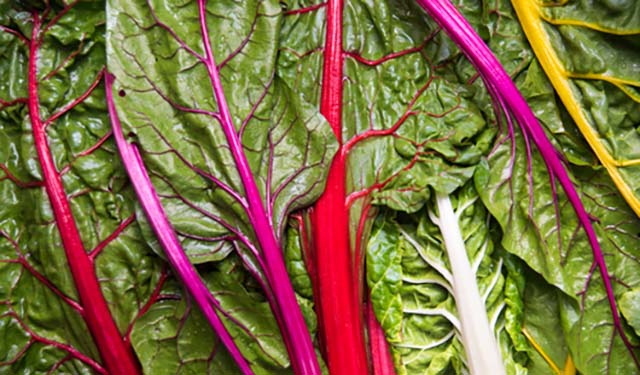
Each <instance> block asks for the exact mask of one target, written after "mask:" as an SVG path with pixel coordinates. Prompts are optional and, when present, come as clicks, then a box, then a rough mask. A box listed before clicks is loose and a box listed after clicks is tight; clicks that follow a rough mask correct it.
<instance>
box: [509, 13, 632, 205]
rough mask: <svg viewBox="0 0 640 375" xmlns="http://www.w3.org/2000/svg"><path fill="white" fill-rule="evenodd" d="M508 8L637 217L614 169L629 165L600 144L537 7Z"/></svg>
mask: <svg viewBox="0 0 640 375" xmlns="http://www.w3.org/2000/svg"><path fill="white" fill-rule="evenodd" d="M511 4H512V5H513V8H514V9H515V11H516V15H517V16H518V19H519V20H520V24H521V26H522V29H523V30H524V33H525V35H526V36H527V39H528V40H529V44H531V48H532V49H533V52H534V53H535V55H536V57H537V59H538V61H539V62H540V65H541V66H542V68H543V69H544V71H545V73H546V74H547V77H549V80H550V81H551V84H552V85H553V87H554V89H555V90H556V92H557V93H558V96H559V97H560V99H561V100H562V103H563V104H564V106H565V107H566V108H567V111H568V112H569V114H570V115H571V117H572V118H573V120H574V121H575V123H576V125H577V126H578V129H579V130H580V132H581V133H582V135H583V136H584V137H585V139H586V140H587V142H588V143H589V146H591V149H592V150H593V152H594V153H595V154H596V156H597V157H598V159H599V160H600V162H601V163H602V165H603V166H604V167H605V168H606V169H607V172H609V175H610V176H611V179H612V180H613V182H614V184H615V185H616V188H617V189H618V191H619V192H620V194H622V196H623V197H624V199H625V200H626V201H627V203H628V204H629V206H630V207H631V208H632V209H633V211H635V213H636V214H637V215H638V216H640V201H639V200H638V198H637V197H636V196H635V194H634V193H633V190H631V188H630V187H629V185H628V184H627V183H626V182H625V181H624V179H623V178H622V175H621V174H620V171H619V170H618V167H620V166H624V165H627V164H629V163H624V162H619V161H617V160H615V159H614V158H613V156H611V154H610V153H609V151H607V149H606V148H605V147H604V145H603V144H602V143H601V142H600V140H599V136H598V134H597V133H596V131H595V130H594V128H593V127H592V126H591V124H590V122H589V119H587V117H586V116H585V114H584V112H583V111H582V108H581V106H580V104H579V101H578V99H577V98H576V96H575V94H574V91H573V90H572V89H571V84H570V81H569V78H570V75H569V73H568V72H567V71H566V70H565V69H564V67H563V66H562V63H561V62H560V58H559V57H558V55H557V54H556V52H555V50H554V49H553V47H552V44H551V40H550V39H549V36H548V35H547V33H546V32H545V31H544V26H543V25H544V24H543V23H544V20H543V17H542V13H541V6H540V4H539V3H538V2H537V1H533V0H512V1H511Z"/></svg>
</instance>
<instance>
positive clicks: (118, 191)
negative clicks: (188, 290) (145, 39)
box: [0, 2, 161, 374]
mask: <svg viewBox="0 0 640 375" xmlns="http://www.w3.org/2000/svg"><path fill="white" fill-rule="evenodd" d="M101 5H102V4H101V3H100V2H86V3H82V4H75V5H68V6H65V7H62V6H58V5H57V4H48V3H47V4H39V5H38V4H36V5H33V6H24V7H23V6H22V4H20V3H9V4H7V3H3V5H2V7H3V8H4V9H3V11H2V15H1V16H0V24H1V25H2V26H1V27H0V38H1V41H2V42H1V44H0V45H1V47H0V76H1V77H2V82H1V83H0V98H1V101H0V163H1V164H0V167H1V169H2V172H0V173H1V174H0V192H1V196H2V205H1V206H2V207H1V208H0V336H2V337H3V339H2V344H0V373H12V374H22V373H37V372H40V373H46V372H56V371H58V372H67V373H91V372H97V373H106V372H109V373H113V374H136V373H139V369H138V364H137V361H136V359H135V357H134V355H133V351H132V349H131V346H130V342H129V336H128V333H129V331H130V329H131V326H132V325H133V324H134V323H135V321H136V319H137V317H138V315H139V314H140V312H141V311H142V310H144V306H145V304H147V303H149V301H150V300H152V299H154V298H155V297H154V296H153V291H154V289H155V288H156V287H159V284H161V278H160V275H161V272H160V264H159V262H157V260H156V259H155V256H153V255H152V254H151V252H150V250H149V248H148V247H147V246H146V245H145V243H144V242H143V241H141V236H140V232H139V230H138V228H137V226H136V224H135V213H134V207H133V204H132V202H133V195H132V191H131V189H129V187H128V185H127V182H126V178H125V175H124V173H123V172H124V171H123V170H122V169H121V168H120V167H119V162H118V160H117V158H116V157H114V147H113V144H112V143H111V142H110V141H109V140H108V138H109V135H110V132H109V126H108V121H107V117H106V112H105V106H104V96H103V95H102V93H101V90H95V89H96V86H97V85H98V83H99V82H100V79H101V77H102V74H103V68H104V56H105V54H104V27H103V26H102V24H101V22H100V20H102V19H104V12H103V7H102V6H101Z"/></svg>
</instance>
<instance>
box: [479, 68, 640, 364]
mask: <svg viewBox="0 0 640 375" xmlns="http://www.w3.org/2000/svg"><path fill="white" fill-rule="evenodd" d="M539 75H540V71H539V70H537V69H536V68H535V65H533V66H532V68H530V69H529V71H528V73H527V75H526V76H525V77H522V80H521V81H520V84H523V83H524V84H523V88H525V91H524V92H523V94H524V95H525V97H527V96H528V95H529V92H528V91H527V87H528V88H531V87H532V86H531V85H527V82H528V81H530V80H532V79H542V78H540V77H539ZM535 76H538V78H532V77H535ZM533 95H534V96H537V95H538V94H536V90H533ZM532 105H533V106H534V111H536V112H538V113H544V112H545V109H544V106H548V104H544V103H543V102H541V101H534V102H532ZM555 112H557V113H560V111H555ZM571 126H572V124H571V122H564V127H565V128H570V127H571ZM547 130H548V131H549V133H550V134H551V136H552V138H555V143H556V145H561V146H562V147H566V148H567V150H568V152H569V153H571V152H572V150H573V146H572V145H571V144H568V143H567V142H566V138H564V137H566V134H572V133H574V130H567V131H564V130H563V129H562V128H558V127H551V126H550V127H549V128H548V129H547ZM556 132H557V133H556ZM563 138H564V140H563ZM514 142H516V145H515V149H516V153H515V155H514V154H512V152H511V147H512V144H511V141H509V140H507V141H506V142H504V143H503V144H501V145H500V146H499V147H497V148H496V149H495V150H494V151H493V153H492V154H491V155H490V157H489V158H488V163H487V164H483V165H482V167H479V168H478V169H477V173H476V176H475V184H476V187H477V188H478V191H479V193H480V197H481V199H482V201H483V203H484V204H485V205H486V206H487V208H488V210H489V211H490V212H491V214H492V215H493V216H494V217H495V218H496V220H497V221H498V222H499V224H500V227H501V228H502V232H503V237H502V245H503V246H504V248H505V249H506V250H507V251H509V252H511V253H513V254H515V255H517V256H518V257H520V258H521V259H523V260H524V261H525V262H526V263H527V264H528V265H529V266H530V267H531V268H532V269H534V270H535V271H536V272H538V273H540V274H541V275H542V276H543V277H544V278H545V280H546V281H547V282H548V283H550V284H551V285H553V286H555V287H557V288H559V289H560V290H562V291H563V292H564V293H565V294H564V295H562V296H561V297H560V301H559V306H560V313H561V316H562V324H563V329H564V334H565V342H566V343H567V345H568V347H569V349H570V352H571V355H572V357H573V359H574V361H575V364H576V367H577V368H578V370H579V371H581V372H583V373H594V374H596V373H607V374H609V373H610V374H615V373H627V372H634V371H635V368H636V365H635V364H634V362H633V361H632V360H630V358H629V352H628V350H627V348H626V347H625V345H624V343H623V342H622V340H621V338H620V335H619V334H618V333H617V332H615V331H614V329H613V326H612V325H611V324H612V319H613V318H612V316H611V309H610V307H609V304H608V303H605V301H606V299H605V290H604V287H603V284H602V281H601V280H600V275H599V274H598V273H597V272H594V271H593V269H592V264H593V256H592V254H591V251H590V248H589V246H588V244H587V241H586V236H585V234H584V232H583V231H582V229H581V227H580V226H579V225H578V222H577V219H576V216H575V213H574V211H573V210H572V209H571V208H570V206H569V205H568V201H567V200H566V197H565V195H564V193H563V192H561V191H560V190H559V189H556V187H555V185H554V182H553V181H552V180H550V179H549V174H548V173H547V171H546V169H545V167H544V161H543V160H542V159H541V157H540V156H539V155H538V154H537V153H530V152H529V151H527V150H528V149H527V147H526V144H525V141H524V139H523V138H522V136H521V135H520V133H519V132H517V133H516V136H515V139H514ZM568 159H569V160H575V159H574V158H568ZM577 163H578V164H584V163H583V162H582V161H581V160H580V159H578V161H577ZM570 170H571V171H572V172H573V178H574V181H575V184H576V186H577V187H578V192H579V193H580V194H581V198H582V201H583V203H584V204H585V207H586V209H587V212H589V213H590V214H591V215H592V217H593V218H594V221H595V222H594V226H595V229H596V233H597V235H598V238H599V240H600V244H601V246H602V249H603V252H604V253H605V258H606V262H607V265H608V267H609V274H610V277H611V278H612V280H616V284H615V285H614V293H615V296H616V299H619V298H620V297H621V295H622V294H623V293H624V292H626V291H627V290H628V289H630V288H634V287H636V286H637V284H638V282H639V281H640V280H639V278H638V276H637V275H638V273H637V272H638V271H640V270H638V267H639V266H638V264H637V262H636V261H635V255H634V250H633V249H635V247H636V245H635V244H637V241H638V234H639V233H640V223H638V221H637V219H636V217H635V215H634V213H633V212H632V211H631V210H630V209H629V208H628V206H627V205H626V204H625V202H624V200H623V199H622V198H621V197H620V195H619V194H618V193H617V191H616V190H615V188H614V187H613V186H612V184H611V180H610V179H609V178H608V176H607V175H606V174H605V173H604V171H603V170H602V169H597V168H596V169H594V168H592V167H588V166H579V165H572V166H571V167H570ZM625 333H626V334H627V336H630V337H632V338H631V340H634V341H635V340H637V336H635V335H634V334H633V333H632V332H625ZM634 350H635V349H634ZM636 355H637V351H636Z"/></svg>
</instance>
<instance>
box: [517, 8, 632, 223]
mask: <svg viewBox="0 0 640 375" xmlns="http://www.w3.org/2000/svg"><path fill="white" fill-rule="evenodd" d="M513 4H514V7H515V8H516V11H517V13H518V17H519V18H520V21H521V22H522V26H523V28H524V30H525V32H526V34H527V37H528V39H529V41H530V43H531V47H532V48H533V50H534V52H535V53H536V56H537V57H538V59H539V61H540V64H541V65H542V67H543V68H544V70H545V72H546V74H547V76H548V77H549V79H550V80H551V82H552V84H553V86H554V88H555V90H556V91H557V93H558V95H559V97H560V99H561V100H562V102H563V104H564V105H565V107H566V108H567V111H568V112H569V114H570V115H571V117H572V118H573V120H574V121H575V122H576V124H577V126H578V128H579V130H580V132H581V133H582V134H583V135H584V138H585V139H586V141H587V142H588V143H589V145H590V146H591V148H592V149H593V151H594V153H595V154H596V155H597V157H598V159H599V160H600V162H601V163H602V165H603V166H604V167H605V168H606V169H607V171H608V172H609V175H610V176H611V179H612V180H613V182H614V183H615V185H616V187H617V188H618V190H619V191H620V193H621V194H622V196H623V197H624V198H625V199H626V201H627V203H628V204H629V205H630V206H631V207H632V208H633V210H634V211H635V212H636V214H639V215H640V199H639V197H640V195H639V192H638V187H637V186H638V178H639V177H638V175H639V171H640V169H638V168H639V167H638V160H639V159H640V154H639V153H638V152H639V151H638V150H639V149H640V134H638V132H637V129H636V128H637V124H638V121H640V112H638V111H637V107H638V102H640V91H639V87H640V67H638V64H635V63H634V62H635V61H638V59H639V58H640V54H639V53H638V46H640V5H639V4H638V3H637V2H635V1H614V2H611V1H601V0H596V1H590V2H582V1H576V2H560V3H558V4H556V3H544V2H520V1H514V2H513Z"/></svg>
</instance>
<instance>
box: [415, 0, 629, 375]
mask: <svg viewBox="0 0 640 375" xmlns="http://www.w3.org/2000/svg"><path fill="white" fill-rule="evenodd" d="M418 3H420V5H421V6H422V7H423V8H424V9H425V10H426V11H427V12H428V13H429V14H430V15H432V16H433V17H434V19H435V20H436V21H437V22H438V23H439V24H440V25H441V26H442V27H443V29H444V30H446V32H447V33H448V34H449V35H451V37H452V39H453V40H454V41H455V42H456V44H458V45H459V46H460V48H461V50H462V52H463V53H464V54H465V55H466V56H467V57H468V58H469V60H470V61H471V62H472V64H473V65H474V66H475V67H476V68H477V69H478V71H479V74H480V76H481V77H482V78H483V80H484V81H485V84H486V85H487V87H488V90H489V92H490V94H491V96H492V98H493V100H494V101H495V102H497V109H499V110H501V111H504V114H505V116H506V122H507V124H508V126H509V128H510V129H511V127H512V126H513V124H512V123H511V119H512V118H513V119H515V120H516V121H517V123H518V125H520V127H521V129H522V136H523V138H524V143H525V146H526V147H525V150H526V153H525V156H526V158H527V167H528V171H527V173H526V179H521V180H520V181H521V182H522V181H527V182H528V188H529V194H530V196H529V199H528V200H525V201H526V202H528V207H527V208H526V210H525V212H526V214H527V215H528V217H529V218H532V219H533V220H532V221H533V222H534V225H533V228H531V229H532V232H533V233H527V231H528V230H530V229H529V228H525V230H524V232H525V233H527V234H533V235H534V236H533V238H534V239H540V237H542V239H543V241H541V242H542V243H539V247H538V249H537V250H538V251H540V250H546V249H548V248H549V247H551V246H553V247H555V246H557V248H558V250H559V251H557V252H555V253H554V252H553V251H552V252H550V253H549V252H547V251H543V253H544V255H543V257H544V258H546V259H544V264H545V265H542V264H540V263H537V264H536V263H533V262H531V263H529V264H530V265H531V266H532V267H533V268H534V269H535V270H537V271H538V272H541V273H542V274H543V275H545V277H547V279H548V280H549V281H551V282H553V283H554V284H556V285H558V287H560V288H561V289H563V290H564V291H566V292H567V293H568V294H569V295H570V296H574V297H579V298H577V299H578V300H579V302H580V303H579V313H578V314H579V315H580V319H576V318H568V319H567V320H568V321H569V322H570V327H571V328H570V329H572V330H574V329H579V330H584V329H585V328H586V333H584V334H577V337H570V338H569V340H568V341H569V345H570V347H572V344H573V345H575V344H574V343H573V342H574V340H577V341H578V342H581V341H582V340H585V339H586V340H587V341H592V339H591V340H589V339H588V337H589V336H591V335H602V333H598V331H599V330H600V329H602V330H603V331H604V332H607V333H608V335H609V337H610V338H609V339H608V340H607V342H606V344H605V345H584V346H582V347H581V346H580V345H579V344H578V345H576V346H573V347H572V349H573V355H574V357H576V358H577V363H578V368H579V369H581V370H582V371H586V370H587V369H589V371H592V370H594V367H597V368H598V370H596V371H602V372H606V373H619V372H620V371H622V372H627V371H635V370H637V369H638V368H640V362H639V360H638V353H637V348H636V347H635V345H634V344H633V343H632V342H631V341H630V337H633V336H631V334H630V333H629V332H628V330H627V329H626V328H625V325H624V321H623V319H622V316H621V315H620V312H619V308H618V303H617V300H616V294H618V296H620V295H621V294H622V292H625V291H626V292H631V291H632V290H633V289H632V288H634V283H633V280H631V279H630V280H627V281H625V282H620V281H621V280H616V279H615V278H613V277H611V275H610V274H609V271H608V268H607V264H606V263H605V257H604V255H605V254H609V253H613V254H615V255H616V256H617V257H621V258H622V259H624V258H628V257H629V255H628V254H627V253H626V252H625V251H624V247H620V244H619V242H626V241H628V240H630V239H632V238H633V236H632V237H631V238H628V237H626V236H625V237H626V238H625V237H623V238H622V241H621V239H620V238H619V237H618V238H611V236H610V235H608V234H603V235H601V238H606V239H607V240H608V241H607V242H603V243H605V244H607V245H610V244H611V243H613V244H614V245H613V246H612V249H611V252H607V253H605V252H604V251H603V250H602V247H604V246H602V247H601V245H600V243H599V241H598V236H597V235H596V231H595V229H596V228H598V227H599V225H596V224H594V223H592V221H596V223H597V217H598V216H595V212H597V209H596V208H592V210H593V211H592V213H591V214H589V213H587V209H586V207H585V205H583V203H582V202H583V199H582V198H581V197H580V194H579V192H578V190H577V189H576V188H575V186H574V184H573V181H572V180H571V176H570V175H569V172H568V169H567V167H566V165H565V163H564V160H562V159H561V158H560V156H559V154H558V152H557V150H556V149H555V147H554V145H553V144H552V143H551V142H550V140H549V138H548V137H547V135H546V133H545V129H544V128H543V127H542V126H541V125H540V123H539V122H538V120H537V119H536V117H535V115H534V114H533V112H532V111H531V109H530V108H529V107H528V105H527V104H526V102H525V99H524V98H523V96H522V95H521V94H520V93H519V92H518V90H517V88H516V87H515V85H514V84H513V82H512V81H511V79H510V77H509V76H508V74H507V73H506V72H505V71H504V69H503V68H502V66H501V65H500V63H499V62H498V60H497V59H496V58H495V56H494V55H493V54H492V53H491V51H490V50H489V49H488V48H487V47H486V45H485V44H484V43H483V42H482V40H481V39H480V37H479V36H478V35H477V34H476V33H475V32H474V31H473V29H472V28H471V26H470V25H469V24H468V23H467V21H466V20H465V19H464V18H463V17H462V16H461V15H460V13H459V12H458V11H457V10H456V8H455V7H454V6H453V5H452V4H451V3H450V2H449V1H448V0H436V1H424V0H418ZM529 142H532V143H533V144H535V146H536V148H537V149H538V151H539V153H540V156H541V158H542V161H543V163H544V165H546V167H547V169H548V172H549V178H550V184H549V185H550V190H551V192H550V193H551V194H550V195H551V197H552V199H551V203H552V204H551V205H550V206H551V209H552V210H553V211H552V212H553V215H552V216H551V217H552V222H553V224H552V225H553V226H552V227H551V228H552V232H551V233H549V232H546V231H544V230H542V228H541V227H540V225H539V223H538V222H537V221H538V220H540V221H542V222H543V223H542V224H543V225H544V224H545V223H544V221H547V218H544V216H543V217H539V216H537V213H536V212H535V211H536V210H537V209H538V207H539V206H540V205H541V204H542V205H544V206H546V207H549V202H540V201H539V200H538V199H536V194H533V190H534V184H535V183H539V181H540V179H539V178H536V177H535V176H534V174H533V171H532V170H533V168H534V167H533V165H534V163H533V161H532V160H531V156H532V155H531V150H530V145H529ZM511 143H512V145H513V146H515V144H516V140H515V139H512V140H511ZM513 146H512V147H513ZM512 150H513V149H512ZM494 155H495V154H494ZM515 157H516V156H515V155H514V154H513V151H512V156H511V160H510V161H509V163H508V167H507V171H508V170H512V171H513V170H514V158H515ZM538 165H539V164H538ZM476 176H479V178H477V181H478V182H479V183H478V186H479V187H482V188H485V187H486V186H488V185H489V178H487V174H485V173H478V174H476ZM493 176H494V177H498V175H497V174H494V175H493ZM504 176H507V177H506V178H507V179H510V177H509V174H508V173H503V174H502V175H501V176H500V177H502V179H504ZM592 178H593V177H592ZM499 180H500V179H499ZM556 183H559V185H560V186H561V187H562V190H563V192H564V194H563V196H562V198H559V195H560V194H561V193H560V192H559V191H557V190H556ZM584 185H586V188H588V184H584ZM489 186H491V187H492V188H497V189H498V190H500V189H502V188H504V187H507V190H509V194H513V191H512V190H510V189H509V188H510V186H508V185H507V184H504V182H503V181H500V182H498V183H497V185H496V184H495V182H494V183H492V184H491V185H489ZM586 188H585V190H586ZM485 192H489V193H490V194H489V195H484V197H485V199H487V200H488V201H489V202H491V203H487V206H488V207H489V209H490V210H491V209H492V208H495V206H494V204H495V203H497V202H498V200H497V197H496V194H495V193H491V189H487V190H485ZM481 194H482V193H481ZM598 195H601V194H598ZM511 196H512V197H513V195H511ZM561 200H562V201H564V202H566V201H568V204H569V205H570V207H572V208H573V210H574V211H575V215H576V216H577V218H572V219H573V221H571V220H569V221H567V220H566V216H565V215H566V212H565V209H563V207H562V206H561V203H563V202H560V201H561ZM565 200H566V201H565ZM506 201H507V202H509V201H510V200H509V199H507V200H506ZM492 203H493V204H492ZM618 205H619V204H618ZM514 207H515V204H514ZM596 207H597V206H596ZM514 212H517V211H514V210H501V212H496V211H494V214H495V215H496V216H497V217H500V218H501V219H502V220H501V224H502V225H503V229H504V230H505V233H507V235H509V231H511V230H512V229H513V228H512V227H510V226H509V222H511V223H514V222H517V221H518V219H516V220H513V219H514V217H513V216H511V215H513V213H514ZM515 215H516V216H517V213H516V214H515ZM623 215H624V214H623ZM507 218H508V219H507ZM505 219H507V220H505ZM563 219H564V220H563ZM519 220H522V219H521V218H520V219H519ZM568 223H570V224H568ZM634 224H635V223H634ZM565 226H568V228H566V227H565ZM618 226H620V224H618ZM580 229H582V230H583V231H581V230H580ZM598 229H599V230H600V231H602V229H604V228H598ZM518 232H519V233H518V234H520V233H521V232H520V231H518ZM553 232H555V233H553ZM563 232H564V233H567V232H569V233H571V235H570V236H569V239H568V240H565V238H567V237H564V236H563ZM601 233H602V232H601ZM634 233H637V232H634ZM548 235H550V237H552V238H554V237H555V241H552V242H551V243H545V242H546V238H545V237H546V236H548ZM583 236H586V238H585V237H583ZM536 237H537V238H536ZM565 241H568V244H566V243H565ZM583 241H584V242H586V244H588V246H586V244H580V245H582V246H580V245H577V244H578V243H580V242H583ZM506 247H507V249H508V250H510V251H513V252H515V253H520V254H519V255H521V256H522V257H523V259H525V260H533V259H532V258H531V257H530V255H529V254H527V255H523V254H522V253H523V252H526V251H527V250H528V249H526V248H525V247H523V246H522V242H519V243H518V244H517V245H515V246H514V245H512V244H509V245H508V246H506ZM574 248H577V249H585V248H590V249H591V251H592V259H593V260H592V262H591V263H590V264H587V263H584V264H583V265H582V266H583V267H582V270H581V271H582V272H580V273H577V274H571V276H570V277H569V280H567V277H566V276H567V274H566V271H565V269H564V268H565V266H566V265H567V260H568V259H567V258H569V257H572V256H575V253H576V252H579V250H574ZM523 250H524V251H523ZM556 256H559V257H560V258H561V259H558V260H557V261H551V262H549V259H548V258H552V259H553V258H555V257H556ZM562 258H565V259H562ZM614 259H615V258H614ZM547 264H548V265H550V267H549V268H556V267H558V268H560V270H561V271H563V272H556V273H555V274H551V273H549V272H545V271H547V270H546V269H545V268H546V265H547ZM614 264H615V263H614ZM596 270H597V271H598V274H599V276H600V278H599V279H600V282H601V283H602V286H603V287H604V288H603V289H604V290H603V291H602V290H595V287H593V286H592V282H593V280H594V278H595V274H594V272H595V271H596ZM576 276H577V277H576ZM576 279H578V280H576ZM614 280H615V281H616V282H617V284H618V285H615V286H618V288H616V289H617V290H614V283H613V281H614ZM576 281H577V282H576ZM569 283H574V285H572V286H570V284H569ZM576 284H577V285H576ZM593 295H601V296H602V297H601V298H602V299H604V300H606V301H607V304H608V306H609V309H610V314H611V315H610V317H609V319H607V321H608V323H607V324H604V325H600V324H598V323H597V322H601V321H602V318H601V316H600V312H597V313H594V312H595V309H591V308H588V305H589V302H590V298H588V297H591V296H593ZM601 305H602V304H601ZM585 336H586V337H585ZM591 337H594V336H591ZM603 354H605V355H606V359H605V360H602V361H600V360H598V359H597V358H598V357H599V356H602V355H603ZM625 358H626V359H625Z"/></svg>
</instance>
